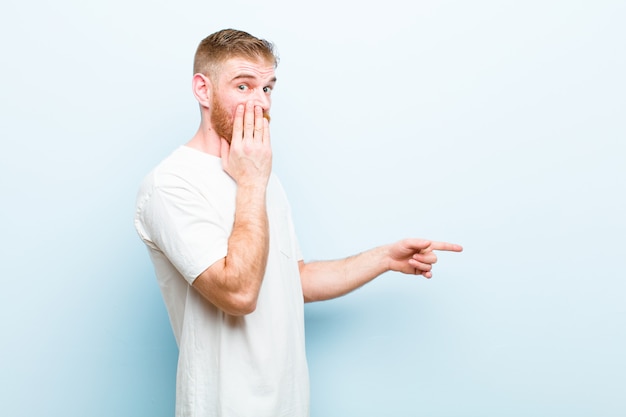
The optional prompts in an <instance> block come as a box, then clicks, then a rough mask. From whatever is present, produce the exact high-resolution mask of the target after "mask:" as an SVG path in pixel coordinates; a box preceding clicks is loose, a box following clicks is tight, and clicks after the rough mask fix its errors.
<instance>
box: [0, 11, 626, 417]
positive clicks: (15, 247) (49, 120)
mask: <svg viewBox="0 0 626 417" xmlns="http://www.w3.org/2000/svg"><path fill="white" fill-rule="evenodd" d="M367 4H368V3H367V2H365V3H363V2H356V1H354V2H337V1H327V0H322V1H317V2H311V3H310V4H308V5H301V4H299V3H297V2H287V1H284V2H281V1H272V0H269V1H266V2H255V3H254V5H252V4H248V3H247V2H237V1H231V2H221V3H220V4H215V2H192V1H189V0H184V1H181V2H169V3H168V2H156V3H155V2H149V1H145V0H143V1H135V2H128V1H121V0H113V1H106V2H105V1H101V2H88V1H87V2H86V1H79V0H59V1H57V2H47V1H44V0H35V1H33V2H23V1H19V2H18V1H16V0H9V1H4V2H3V4H2V6H1V8H0V60H1V63H2V65H1V67H0V91H1V94H2V100H0V114H1V116H0V137H1V140H2V151H1V153H0V160H1V165H0V185H1V190H2V204H1V205H0V225H1V236H2V238H1V240H0V253H1V255H0V256H1V262H0V277H1V279H2V282H3V285H2V291H0V329H1V331H2V338H1V339H0V376H1V378H0V408H1V409H0V415H3V416H7V417H27V416H28V417H32V416H48V417H57V416H63V417H68V416H76V417H79V416H80V417H83V416H91V417H98V416H102V417H105V416H106V417H110V416H116V417H125V416H128V417H137V416H151V417H156V416H171V415H173V413H172V411H173V400H174V376H175V367H176V354H177V351H176V346H175V343H174V340H173V337H172V334H171V331H170V328H169V323H168V320H167V315H166V312H165V309H164V307H163V304H162V300H161V296H160V293H159V290H158V288H157V286H156V282H155V279H154V276H153V272H152V267H151V264H150V262H149V259H148V256H147V253H146V251H145V249H144V248H143V246H142V244H141V243H140V241H139V239H138V238H137V236H136V235H135V232H134V230H133V227H132V217H133V207H134V197H135V192H136V189H137V186H138V184H139V182H140V180H141V178H142V177H143V175H144V174H146V173H147V172H148V170H149V169H150V168H151V167H152V166H153V165H154V164H156V163H157V162H158V161H159V160H160V159H161V158H163V157H164V156H165V155H167V154H168V153H169V152H170V151H171V150H172V149H174V148H175V147H176V146H178V145H179V144H181V143H184V142H185V141H186V140H187V139H188V138H190V137H191V135H192V134H193V133H194V132H195V129H196V127H197V123H198V111H197V106H196V104H195V103H194V101H193V97H192V95H191V92H190V75H191V59H192V55H193V52H194V50H195V47H196V45H197V43H198V41H199V40H200V39H201V38H202V37H204V36H205V35H207V34H208V33H210V32H212V31H214V30H217V29H221V28H223V27H236V28H241V29H245V30H248V31H250V32H251V33H253V34H256V35H259V36H262V37H267V38H268V39H270V40H273V41H275V42H276V44H277V46H278V49H279V53H280V55H281V57H282V60H281V64H280V66H279V68H278V73H277V74H278V77H279V82H278V88H277V89H276V91H275V96H274V100H275V102H274V109H273V122H272V138H273V144H274V148H275V170H276V171H277V172H278V173H279V174H280V175H281V177H282V180H283V183H284V185H285V188H286V189H287V191H288V193H289V195H290V199H291V203H292V206H293V210H294V217H295V221H296V227H297V229H298V232H299V237H300V240H301V245H302V247H303V250H304V253H305V256H306V258H307V259H309V260H312V259H326V258H338V257H343V256H346V255H350V254H352V253H354V252H358V251H360V250H363V249H367V248H369V247H372V246H375V245H379V244H383V243H387V242H390V241H393V240H396V239H399V238H402V237H406V236H417V237H428V238H432V239H438V240H449V241H453V242H458V243H461V244H463V245H464V247H465V251H464V252H463V253H462V254H442V255H441V257H440V263H439V264H438V265H437V266H436V269H435V277H434V278H433V279H432V280H430V281H427V280H424V279H417V278H415V277H405V276H400V275H398V274H387V275H385V276H384V277H382V278H380V279H379V280H377V281H375V282H374V283H372V284H370V285H368V286H366V287H365V288H363V289H361V290H359V291H357V292H355V293H354V294H352V295H350V296H349V297H346V298H343V299H339V300H334V301H330V302H325V303H320V304H316V305H309V306H307V309H306V317H307V319H306V325H307V338H308V343H307V349H308V356H309V362H310V369H311V380H312V381H311V382H312V417H335V416H337V417H345V416H362V417H367V416H394V417H401V416H416V415H423V416H429V417H439V416H441V417H444V416H446V417H447V416H455V417H466V416H467V417H469V416H481V417H487V416H494V417H495V416H498V417H499V416H531V415H532V416H592V415H593V416H605V417H611V416H616V417H617V416H624V415H626V355H625V354H624V352H625V351H626V302H625V301H626V283H625V278H626V272H625V271H626V255H625V251H626V243H625V238H624V235H625V232H626V219H625V215H624V213H626V197H625V193H624V191H625V184H626V162H625V161H626V145H625V143H626V142H625V141H626V117H625V116H626V83H625V81H624V79H625V77H624V74H626V55H625V51H626V29H625V26H624V22H625V21H626V2H624V1H595V2H591V1H587V2H568V1H547V2H546V1H532V0H531V1H517V2H501V1H488V0H480V1H476V2H464V1H447V2H424V1H421V2H408V1H403V2H400V1H394V0H392V1H385V2H379V3H377V5H376V6H367Z"/></svg>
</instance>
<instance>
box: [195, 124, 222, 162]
mask: <svg viewBox="0 0 626 417" xmlns="http://www.w3.org/2000/svg"><path fill="white" fill-rule="evenodd" d="M187 146H189V147H190V148H194V149H197V150H199V151H201V152H204V153H208V154H209V155H213V156H217V157H218V158H219V157H221V155H222V154H221V149H222V140H221V139H220V137H219V136H218V135H217V133H215V130H213V128H212V127H211V126H210V125H208V124H207V123H204V121H201V122H200V127H199V128H198V131H197V132H196V134H195V135H194V136H193V137H192V138H191V140H190V141H189V142H187Z"/></svg>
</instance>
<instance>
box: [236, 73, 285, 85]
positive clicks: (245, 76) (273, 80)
mask: <svg viewBox="0 0 626 417" xmlns="http://www.w3.org/2000/svg"><path fill="white" fill-rule="evenodd" d="M258 78H259V77H257V76H256V75H252V74H245V73H244V74H239V75H237V76H235V77H233V79H232V80H231V81H237V80H257V79H258ZM269 82H270V83H274V84H275V83H276V77H272V78H271V79H270V81H269Z"/></svg>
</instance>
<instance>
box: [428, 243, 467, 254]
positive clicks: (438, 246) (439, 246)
mask: <svg viewBox="0 0 626 417" xmlns="http://www.w3.org/2000/svg"><path fill="white" fill-rule="evenodd" d="M430 248H431V249H432V250H445V251H450V252H462V251H463V246H461V245H457V244H456V243H448V242H432V243H431V245H430Z"/></svg>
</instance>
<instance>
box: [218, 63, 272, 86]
mask: <svg viewBox="0 0 626 417" xmlns="http://www.w3.org/2000/svg"><path fill="white" fill-rule="evenodd" d="M241 76H246V77H252V78H257V79H259V80H261V81H271V80H273V79H275V78H276V76H275V69H274V64H273V63H272V62H268V61H265V60H263V59H258V60H251V59H249V58H230V59H228V60H226V61H225V62H224V63H222V65H221V71H220V77H219V78H220V81H223V82H230V81H232V80H234V79H237V78H240V77H241Z"/></svg>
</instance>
